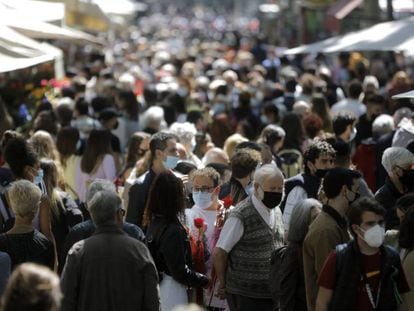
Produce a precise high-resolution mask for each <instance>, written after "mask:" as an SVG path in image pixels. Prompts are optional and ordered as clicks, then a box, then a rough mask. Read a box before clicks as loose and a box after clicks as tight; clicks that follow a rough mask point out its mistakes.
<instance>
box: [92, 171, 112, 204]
mask: <svg viewBox="0 0 414 311" xmlns="http://www.w3.org/2000/svg"><path fill="white" fill-rule="evenodd" d="M99 191H112V192H116V187H115V185H114V183H113V182H111V181H109V180H107V179H100V178H98V179H95V180H94V181H92V183H91V184H90V185H89V187H88V190H87V191H86V204H87V205H88V206H89V202H90V201H91V200H92V198H93V196H94V195H95V194H96V193H98V192H99Z"/></svg>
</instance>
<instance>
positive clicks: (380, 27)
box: [284, 16, 414, 54]
mask: <svg viewBox="0 0 414 311" xmlns="http://www.w3.org/2000/svg"><path fill="white" fill-rule="evenodd" d="M413 46H414V16H412V17H408V18H405V19H401V20H397V21H392V22H385V23H380V24H376V25H374V26H371V27H369V28H366V29H363V30H358V31H354V32H350V33H348V34H345V35H342V36H336V37H332V38H329V39H326V40H323V41H319V42H315V43H313V44H307V45H302V46H299V47H296V48H293V49H289V50H286V51H285V52H284V53H285V54H301V53H319V52H324V53H335V52H343V51H406V50H410V49H412V48H413Z"/></svg>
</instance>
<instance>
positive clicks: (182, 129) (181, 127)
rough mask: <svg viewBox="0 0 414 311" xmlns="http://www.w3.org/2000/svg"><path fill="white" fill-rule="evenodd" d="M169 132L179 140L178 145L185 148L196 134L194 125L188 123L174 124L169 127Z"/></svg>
mask: <svg viewBox="0 0 414 311" xmlns="http://www.w3.org/2000/svg"><path fill="white" fill-rule="evenodd" d="M170 131H171V132H172V133H173V134H175V135H176V136H177V137H178V139H179V140H180V143H182V144H183V145H185V146H190V145H191V143H192V142H193V139H194V137H195V134H197V129H196V128H195V126H194V124H193V123H190V122H184V123H178V122H174V123H173V124H171V126H170Z"/></svg>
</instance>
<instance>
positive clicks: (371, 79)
mask: <svg viewBox="0 0 414 311" xmlns="http://www.w3.org/2000/svg"><path fill="white" fill-rule="evenodd" d="M369 85H372V86H373V87H374V88H375V89H376V90H378V89H379V82H378V79H377V78H376V77H375V76H366V77H365V78H364V81H363V82H362V89H363V90H364V92H366V90H367V87H368V86H369Z"/></svg>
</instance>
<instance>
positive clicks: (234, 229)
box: [216, 194, 284, 253]
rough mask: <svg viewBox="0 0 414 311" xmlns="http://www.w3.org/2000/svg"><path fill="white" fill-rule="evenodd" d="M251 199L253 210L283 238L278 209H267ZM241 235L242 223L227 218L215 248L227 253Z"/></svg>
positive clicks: (242, 230) (256, 200) (280, 215)
mask: <svg viewBox="0 0 414 311" xmlns="http://www.w3.org/2000/svg"><path fill="white" fill-rule="evenodd" d="M251 198H252V203H253V206H254V208H255V209H256V210H257V211H258V213H259V214H260V216H261V217H262V218H263V220H264V221H265V222H266V224H268V225H269V227H270V228H271V229H272V230H273V231H279V233H280V234H281V236H283V234H284V229H283V222H282V212H281V211H280V209H279V207H278V206H276V207H275V208H274V209H269V208H267V207H266V206H265V205H264V204H263V203H262V202H261V201H260V200H259V199H258V198H256V196H255V195H254V194H253V195H252V196H251ZM275 229H276V230H275ZM243 233H244V227H243V223H242V221H241V220H240V219H239V218H237V217H229V218H228V219H227V220H226V222H225V223H224V226H223V229H222V230H221V233H220V237H219V240H218V241H217V245H216V247H219V248H221V249H222V250H224V251H225V252H226V253H229V252H230V251H231V250H232V249H233V247H234V246H235V245H236V244H237V242H239V241H240V239H241V237H242V236H243Z"/></svg>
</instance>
